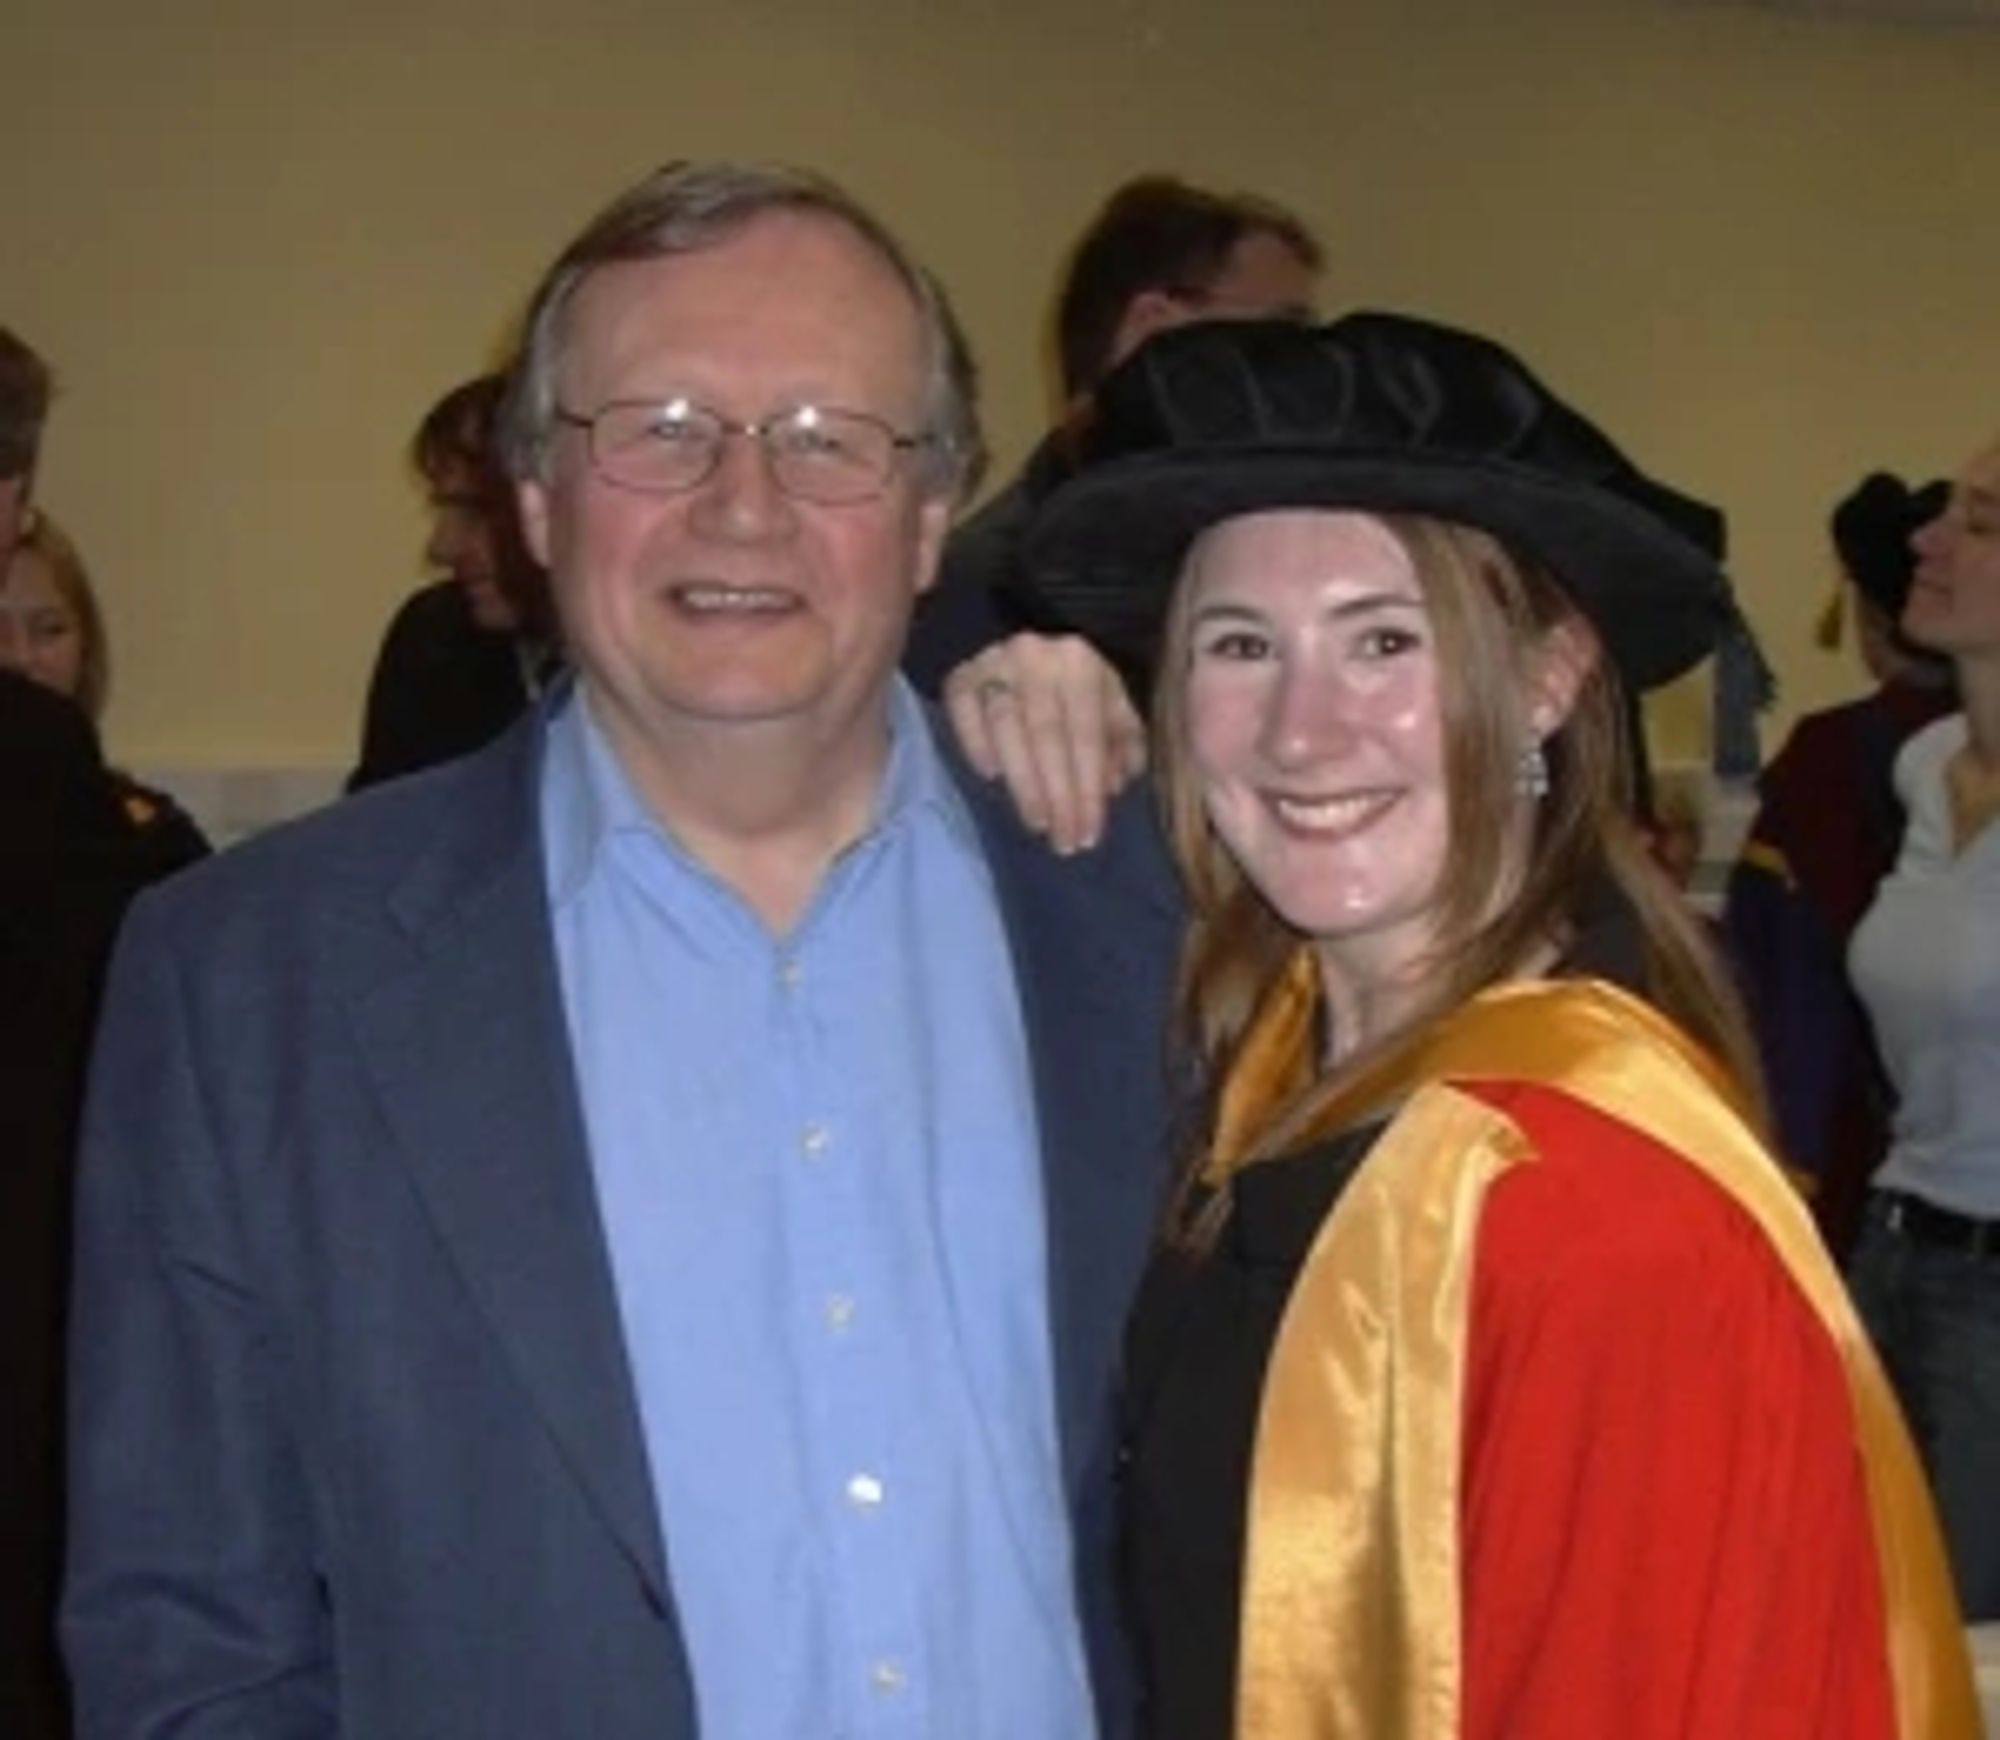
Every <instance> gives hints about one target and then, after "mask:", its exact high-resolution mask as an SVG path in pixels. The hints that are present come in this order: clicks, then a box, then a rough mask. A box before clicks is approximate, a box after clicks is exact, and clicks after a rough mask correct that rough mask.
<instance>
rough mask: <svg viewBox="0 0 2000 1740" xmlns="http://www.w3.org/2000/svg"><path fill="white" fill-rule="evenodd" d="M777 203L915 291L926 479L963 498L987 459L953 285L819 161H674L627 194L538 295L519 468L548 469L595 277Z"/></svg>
mask: <svg viewBox="0 0 2000 1740" xmlns="http://www.w3.org/2000/svg"><path fill="white" fill-rule="evenodd" d="M766 212H797V213H805V214H808V215H812V216H819V217H825V218H830V219H832V220H833V221H834V222H836V223H840V224H844V225H845V226H846V227H847V228H848V229H849V230H851V231H852V232H853V233H854V234H855V235H856V236H858V237H860V239H861V240H862V241H863V242H864V243H865V244H867V246H868V247H869V248H871V249H872V250H873V251H874V252H875V254H877V255H878V256H879V257H880V258H881V260H882V262H883V263H884V264H885V265H887V266H888V267H889V268H890V270H891V271H892V272H894V273H895V275H896V277H897V278H898V280H900V282H901V283H902V285H903V287H904V288H905V289H906V290H907V291H908V292H909V294H910V299H911V301H912V302H914V303H915V304H916V308H917V313H918V316H919V318H920V320H921V323H922V325H923V329H924V337H925V350H926V352H927V353H928V356H927V368H926V381H925V389H924V432H925V433H926V434H928V435H929V436H931V437H932V445H931V446H930V447H929V448H928V449H926V452H927V454H928V455H929V461H930V463H929V475H928V476H927V478H926V483H927V486H928V487H929V488H930V489H932V490H934V491H936V492H938V493H942V494H948V495H951V496H953V497H955V498H957V499H960V500H962V499H964V498H965V497H966V496H969V495H970V494H971V493H972V491H973V490H974V489H975V488H976V487H977V486H978V482H979V478H980V476H981V474H982V473H983V472H984V471H985V469H986V443H985V438H984V436H983V435H982V434H981V433H980V428H979V409H978V371H977V369H976V367H975V365H974V363H973V360H972V351H971V348H970V347H969V346H968V345H967V343H966V341H965V334H964V332H963V330H962V329H961V328H960V326H959V324H958V318H957V316H956V315H955V314H953V312H952V309H951V303H950V301H949V300H948V299H947V297H946V296H945V293H944V290H943V287H942V286H941V285H940V284H939V283H938V282H937V280H936V279H935V278H933V277H932V276H931V274H930V273H929V272H928V271H926V270H925V269H924V267H922V266H921V265H919V264H918V263H917V261H916V259H915V257H914V256H912V255H911V253H910V252H909V250H908V249H906V248H905V247H904V246H903V244H902V243H901V242H899V241H897V239H896V238H895V236H893V235H892V234H891V233H890V232H889V230H888V229H887V228H886V227H885V226H884V225H883V224H882V222H881V221H880V220H879V219H878V218H876V217H875V215H874V214H873V213H872V212H870V211H869V210H868V209H867V208H866V207H865V206H863V205H862V204H861V203H860V202H859V201H858V200H856V199H855V198H854V196H853V195H852V194H850V193H848V192H847V191H846V190H845V189H844V188H842V187H840V186H838V185H837V184H836V183H834V182H832V181H829V180H827V179H826V178H825V177H824V176H820V175H815V174H814V173H812V172H811V171H810V170H804V169H794V168H790V167H787V166H784V165H776V164H739V163H722V162H717V163H696V162H674V163H669V164H666V165H665V166H664V167H662V168H660V169H656V170H654V171H653V173H652V174H650V175H648V176H647V177H646V178H645V179H644V180H643V181H640V182H638V183H636V184H635V185H634V186H632V187H629V188H627V189H626V190H625V192H623V193H621V194H620V195H619V196H618V197H617V198H616V199H614V200H613V201H612V202H611V204H610V205H608V206H606V207H605V208H604V210H603V211H601V212H600V213H598V215H597V216H596V217H595V218H594V219H592V220H591V222H590V223H589V224H588V225H587V226H586V227H585V228H584V230H583V232H582V233H581V234H580V235H579V236H577V238H576V239H575V240H574V241H573V242H571V243H570V245H569V246H568V247H567V248H565V249H564V250H563V252H562V253H561V255H560V256H559V257H558V258H557V260H556V262H555V264H554V265H552V266H551V267H550V268H549V269H548V271H547V272H546V273H545V274H544V275H543V277H542V281H541V283H540V285H539V286H538V287H537V288H536V291H535V294H534V297H533V299H532V300H531V301H530V302H529V304H528V313H527V320H526V324H525V327H524V329H523V332H522V338H521V350H520V355H519V357H518V358H517V360H516V362H515V366H514V373H513V380H512V384H511V386H510V388H509V391H508V394H507V402H506V406H505V408H504V410H503V412H502V415H501V420H500V432H499V433H500V453H501V457H502V460H503V462H504V463H505V465H506V467H507V469H508V471H509V472H510V473H512V475H513V476H515V477H516V478H531V477H533V478H539V477H543V476H545V475H546V470H547V464H548V452H549V445H550V442H551V440H552V438H553V434H554V429H555V420H556V374H557V371H558V369H559V367H560V366H561V362H562V353H563V347H564V344H565V342H566V341H567V338H568V331H567V328H568V321H569V310H570V306H571V304H572V303H573V302H574V301H575V300H576V295H577V292H578V290H579V289H581V288H582V286H583V284H584V282H585V281H586V280H587V279H588V278H589V277H590V276H591V275H592V274H593V273H594V272H596V271H598V270H600V269H601V268H603V267H605V266H610V265H615V264H619V263H621V262H627V261H640V260H657V259H664V258H668V257H670V256H672V255H675V254H690V253H695V252H698V251H700V250H701V249H703V248H707V247H712V246H713V245H714V244H716V243H717V242H720V241H723V240H725V239H726V238H727V237H729V236H732V235H734V234H735V233H737V232H738V231H739V230H741V229H742V228H743V227H744V226H745V225H747V224H748V223H750V222H751V220H752V219H754V218H757V217H760V216H762V215H763V214H764V213H766Z"/></svg>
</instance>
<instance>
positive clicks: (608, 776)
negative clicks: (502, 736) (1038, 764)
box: [543, 674, 979, 906]
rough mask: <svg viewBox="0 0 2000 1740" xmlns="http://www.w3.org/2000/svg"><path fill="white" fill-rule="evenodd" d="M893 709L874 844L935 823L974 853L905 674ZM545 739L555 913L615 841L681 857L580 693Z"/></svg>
mask: <svg viewBox="0 0 2000 1740" xmlns="http://www.w3.org/2000/svg"><path fill="white" fill-rule="evenodd" d="M887 704H888V709H889V762H888V766H887V767H886V768H885V769H884V771H883V775H882V784H881V788H880V790H879V791H878V792H877V794H876V800H875V813H874V817H873V819H872V821H871V823H870V825H869V830H868V836H867V837H869V838H873V837H876V836H878V835H881V834H884V833H887V832H890V831H893V830H895V829H898V828H901V827H906V826H913V825H916V824H917V823H918V822H919V821H920V820H922V819H923V818H926V817H936V818H937V819H938V820H939V821H941V822H942V824H943V826H944V828H945V831H946V833H947V835H948V836H949V837H950V838H951V839H952V840H953V841H954V842H955V843H957V844H958V845H959V846H960V847H962V848H964V849H965V850H968V851H977V850H978V849H979V840H978V834H977V831H976V829H975V827H974V824H973V820H972V817H971V815H970V814H969V813H968V811H967V810H966V807H965V800H964V799H963V798H962V797H961V796H960V795H959V791H958V788H957V786H956V785H954V784H953V783H952V778H951V775H950V773H949V772H948V771H947V770H946V767H945V763H944V757H943V755H942V754H941V753H940V752H939V749H938V746H937V743H936V741H935V740H934V739H933V737H932V735H931V723H930V719H929V718H928V716H927V715H926V712H925V708H924V704H923V702H922V701H920V700H919V699H918V698H917V694H916V691H915V690H914V689H912V688H911V687H910V685H909V683H908V681H907V680H906V679H905V678H903V677H902V676H901V675H900V674H898V675H897V676H896V677H895V678H894V679H893V680H892V682H891V684H890V688H889V694H888V697H887ZM547 730H548V743H547V754H546V758H545V760H544V762H543V787H544V795H543V828H544V830H545V833H546V835H547V840H546V846H545V850H546V851H547V854H548V872H549V898H550V901H551V904H553V905H557V906H560V905H563V904H564V903H566V902H567V901H570V900H572V899H574V898H575V897H576V895H577V894H578V893H579V892H580V891H581V889H582V887H583V884H584V883H585V882H586V881H587V880H588V879H589V876H590V874H591V871H592V870H593V869H594V868H595V866H596V864H597V861H598V857H599V855H600V854H601V853H602V852H603V851H604V849H605V847H606V845H607V844H608V843H609V841H610V840H611V839H612V838H613V837H615V836H616V835H619V834H631V833H643V834H650V835H652V836H654V837H655V838H657V839H659V840H661V841H662V842H664V843H665V844H666V846H667V848H668V849H669V850H670V851H672V852H675V853H676V854H678V853H679V852H680V850H681V848H680V846H679V845H678V843H676V842H675V841H674V840H673V838H672V836H671V835H669V834H668V833H667V831H666V829H664V828H662V827H661V826H660V824H659V823H658V821H657V820H656V819H655V818H654V816H653V813H652V811H651V810H649V809H648V808H647V807H646V804H645V800H644V799H642V798H641V797H640V796H639V793H638V791H637V789H636V788H635V787H634V786H633V784H632V781H631V779H630V778H629V777H628V776H627V774H626V772H625V768H624V766H623V764H622V763H621V762H620V761H619V759H618V755H617V752H616V751H615V750H614V749H613V748H612V747H611V743H610V740H609V739H608V738H607V737H606V736H605V735H604V732H603V729H602V728H601V727H600V726H599V724H598V722H597V720H596V718H595V717H594V716H593V714H592V713H591V709H590V703H589V699H588V698H587V697H586V696H585V695H584V693H583V686H582V684H580V683H574V682H572V683H569V684H567V685H566V686H565V691H564V693H562V694H561V695H559V696H557V697H556V698H555V699H554V701H553V702H552V704H551V711H550V718H549V722H548V727H547Z"/></svg>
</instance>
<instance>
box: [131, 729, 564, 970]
mask: <svg viewBox="0 0 2000 1740" xmlns="http://www.w3.org/2000/svg"><path fill="white" fill-rule="evenodd" d="M537 740H538V734H536V733H534V732H533V731H532V730H531V728H530V724H529V722H526V721H524V722H523V725H522V727H521V728H519V729H517V730H515V731H511V732H509V733H508V734H507V736H505V737H503V738H502V739H501V740H500V741H499V742H497V743H495V744H494V745H492V746H491V747H490V748H488V749H486V750H483V751H481V752H479V753H478V754H476V755H473V756H469V757H467V758H465V759H464V760H462V761H455V762H450V763H447V764H445V765H443V766H440V767H436V768H432V769H429V770H427V771H425V772H422V773H418V774H413V775H411V776H410V777H408V778H406V779H400V780H396V781H393V782H391V783H389V784H387V785H383V786H378V787H374V788H371V789H370V790H368V791H365V792H360V793H357V794H354V795H352V796H349V797H344V798H340V799H337V800H336V801H334V802H333V803H331V804H329V805H328V806H327V807H326V808H324V809H321V810H317V811H315V812H313V813H312V814H310V815H307V816H302V817H300V818H298V819H297V820H295V821H291V822H286V823H283V824H280V825H279V826H277V827H275V828H272V829H270V830H268V831H267V832H265V833H261V834H258V835H256V836H254V837H253V838H251V839H248V840H245V841H243V842H242V843H240V844H238V845H236V846H233V847H231V848H230V849H229V850H228V851H226V852H222V853H219V854H218V855H217V856H215V857H213V858H209V859H207V860H205V861H204V862H202V863H199V864H196V865H194V866H192V867H191V868H189V869H187V870H185V871H183V872H182V873H181V874H179V875H178V876H175V877H173V878H172V879H171V880H169V881H167V882H165V883H163V884H161V885H160V886H159V887H158V888H156V889H153V890H150V891H149V892H148V893H147V894H146V895H145V896H144V897H143V898H142V901H141V906H142V907H143V908H144V909H145V916H146V921H147V923H148V924H149V925H150V926H153V927H157V929H158V930H159V931H161V932H162V933H163V934H165V935H167V936H168V937H185V938H186V939H188V941H189V942H190V943H191V944H192V945H193V946H194V947H196V948H198V949H202V950H204V951H206V950H207V949H208V948H210V947H211V946H212V945H213V944H214V943H215V942H217V941H220V940H222V939H226V938H229V937H240V936H242V935H243V934H244V933H245V932H246V931H249V932H254V933H256V934H259V935H264V936H269V935H271V934H274V933H278V932H298V931H304V930H311V929H313V928H315V927H317V926H321V925H327V924H340V923H341V922H342V920H343V919H344V918H347V917H358V916H362V915H366V916H367V917H368V918H369V919H370V920H372V921H374V922H380V921H381V918H382V917H383V915H384V913H385V910H386V909H387V908H388V907H390V906H393V905H396V904H398V903H399V902H400V901H402V900H403V899H404V897H405V896H406V894H408V893H409V892H410V891H412V890H414V891H417V892H418V893H419V894H427V895H428V896H429V897H430V898H432V899H436V898H441V897H450V896H452V895H454V894H466V893H470V892H471V891H473V890H476V889H477V888H478V887H479V886H480V885H482V884H483V883H484V882H486V881H489V880H491V879H493V878H494V877H496V876H497V875H499V874H500V873H501V872H502V871H503V870H504V869H505V868H506V867H507V866H509V865H510V864H513V863H515V862H516V861H518V860H519V858H520V857H521V856H522V855H523V854H524V853H526V852H528V851H530V850H532V849H533V848H534V847H535V846H536V845H537V844H538V842H539V833H538V831H537V829H536V827H535V817H536V809H535V804H534V792H535V766H536V762H537V757H536V754H535V747H534V746H535V743H536V741H537Z"/></svg>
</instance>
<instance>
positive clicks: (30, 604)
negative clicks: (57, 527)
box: [0, 546, 83, 700]
mask: <svg viewBox="0 0 2000 1740" xmlns="http://www.w3.org/2000/svg"><path fill="white" fill-rule="evenodd" d="M0 666H4V667H6V668H7V669H9V670H15V671H19V672H20V673H21V674H22V675H23V676H26V677H32V678H33V679H34V680H35V681H36V682H38V683H40V684H41V685H42V686H43V687H44V688H50V689H53V690H55V692H56V693H57V694H59V695H64V696H67V697H68V698H69V699H71V700H75V699H76V693H77V685H78V683H79V681H80V680H81V678H82V675H83V624H82V623H81V622H79V621H78V620H77V615H76V612H75V611H73V610H72V609H70V607H69V605H68V604H67V603H66V602H65V601H64V599H63V596H62V594H61V593H60V592H58V591H57V590H56V583H55V576H54V575H52V574H51V573H50V572H49V565H48V563H47V561H45V560H44V559H43V557H42V554H41V552H40V551H39V550H34V549H30V548H28V547H26V546H18V547H17V548H16V549H15V551H14V558H13V560H12V561H11V562H9V563H8V565H7V570H6V575H5V577H4V579H0Z"/></svg>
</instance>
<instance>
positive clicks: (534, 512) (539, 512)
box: [514, 477, 549, 570]
mask: <svg viewBox="0 0 2000 1740" xmlns="http://www.w3.org/2000/svg"><path fill="white" fill-rule="evenodd" d="M514 502H515V505H516V506H517V507H518V508H519V509H520V510H521V542H522V543H524V544H526V545H527V546H528V554H529V555H531V556H533V557H534V558H535V561H536V562H537V563H538V564H539V565H540V566H541V567H542V568H543V569H544V570H546V569H547V568H548V565H549V486H548V485H547V484H545V483H544V482H542V480H541V479H540V478H538V477H524V478H522V479H521V481H520V482H518V483H517V484H515V485H514Z"/></svg>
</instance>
